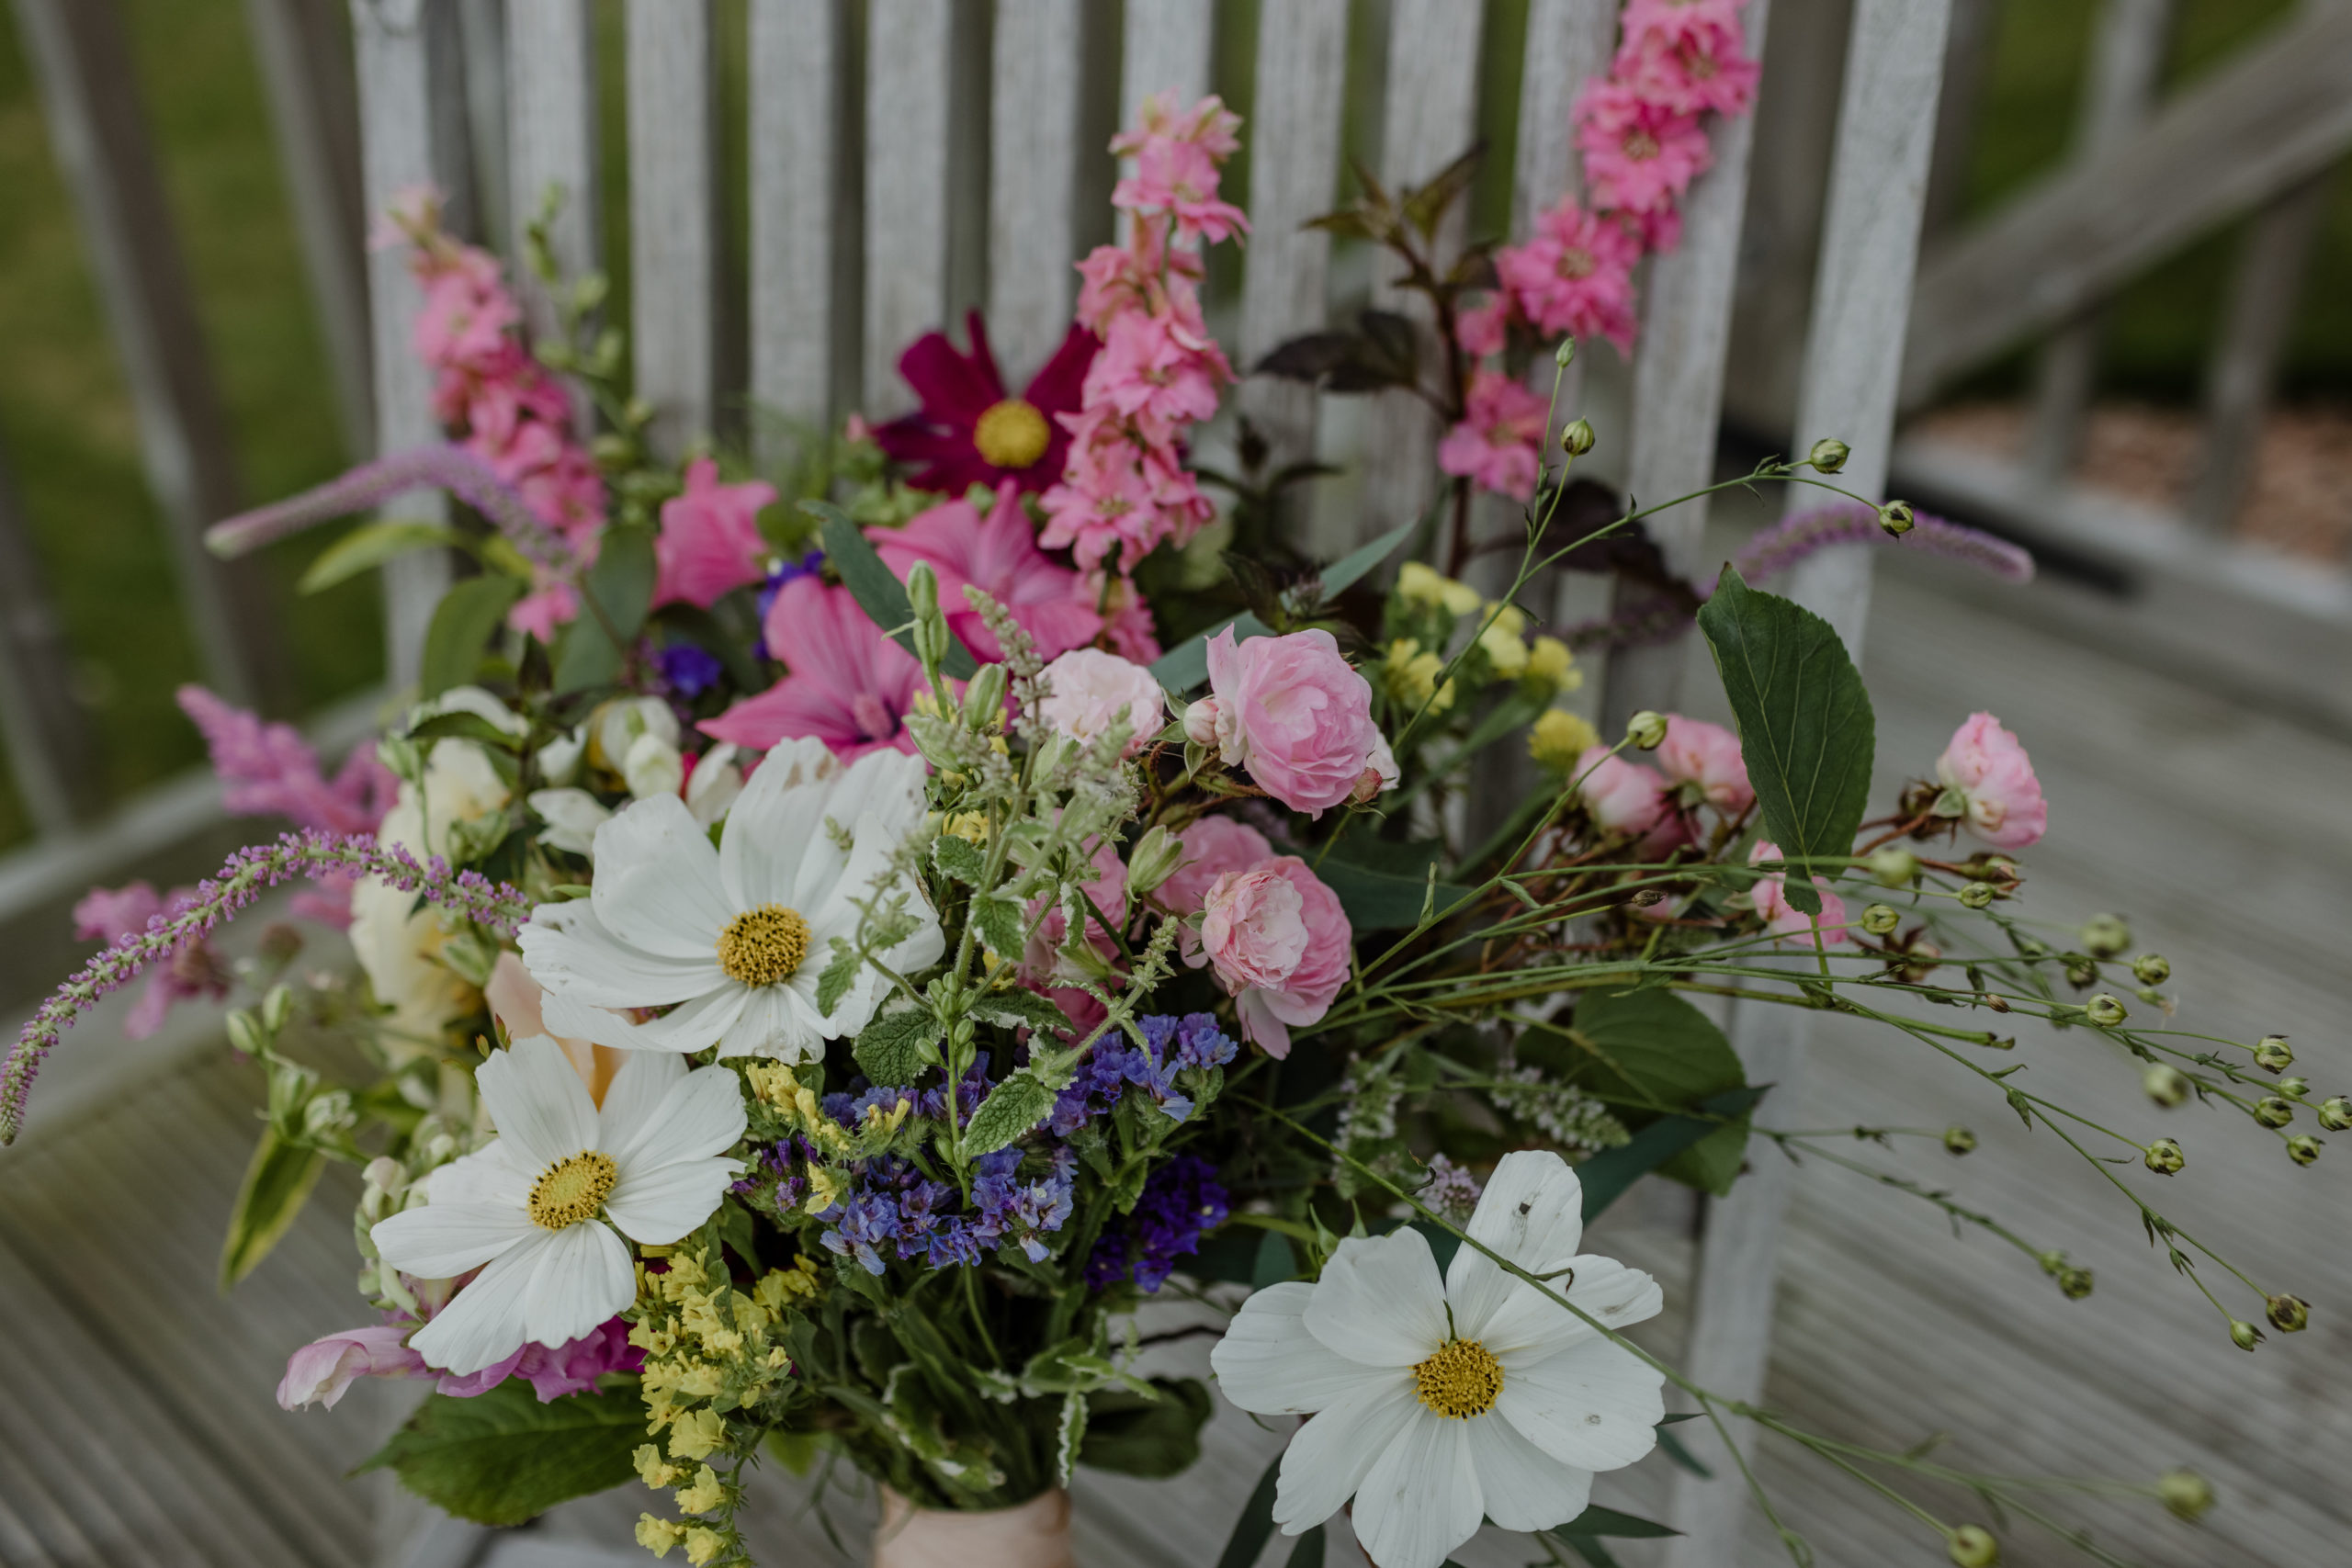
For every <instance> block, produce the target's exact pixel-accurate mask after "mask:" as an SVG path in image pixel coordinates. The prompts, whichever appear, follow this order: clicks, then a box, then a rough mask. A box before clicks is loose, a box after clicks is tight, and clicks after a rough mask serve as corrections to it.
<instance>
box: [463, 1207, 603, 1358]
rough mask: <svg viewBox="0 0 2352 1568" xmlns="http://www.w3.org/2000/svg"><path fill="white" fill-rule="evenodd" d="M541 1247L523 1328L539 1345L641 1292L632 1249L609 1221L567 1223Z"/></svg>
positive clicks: (574, 1333)
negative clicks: (633, 1262)
mask: <svg viewBox="0 0 2352 1568" xmlns="http://www.w3.org/2000/svg"><path fill="white" fill-rule="evenodd" d="M537 1250H538V1254H539V1264H538V1267H537V1269H534V1270H533V1271H532V1274H531V1282H530V1284H529V1285H528V1286H527V1287H526V1290H525V1291H524V1293H523V1331H524V1333H525V1335H526V1337H529V1338H530V1339H532V1340H533V1341H535V1342H536V1343H537V1344H541V1345H548V1346H555V1345H563V1344H567V1343H569V1342H570V1341H571V1340H574V1339H577V1338H579V1337H581V1336H582V1335H583V1334H586V1333H587V1332H588V1331H589V1330H590V1329H592V1328H594V1327H595V1326H596V1325H598V1324H600V1323H603V1322H605V1321H606V1320H607V1319H609V1318H611V1317H612V1316H613V1314H616V1313H617V1312H619V1311H620V1310H621V1309H622V1308H623V1307H625V1306H627V1305H628V1303H630V1302H631V1301H634V1300H635V1299H636V1297H637V1271H636V1270H635V1269H632V1268H631V1267H630V1266H629V1260H628V1247H624V1246H623V1245H621V1238H620V1237H618V1236H616V1235H614V1234H613V1233H612V1230H611V1228H610V1227H609V1226H605V1225H600V1224H596V1223H595V1222H594V1221H590V1222H588V1223H586V1224H577V1225H567V1226H565V1227H564V1228H563V1229H562V1230H560V1231H557V1232H555V1233H553V1234H552V1235H549V1236H548V1240H547V1243H546V1245H544V1246H542V1247H539V1248H538V1249H537ZM459 1293H460V1294H461V1295H462V1294H463V1293H464V1292H459Z"/></svg>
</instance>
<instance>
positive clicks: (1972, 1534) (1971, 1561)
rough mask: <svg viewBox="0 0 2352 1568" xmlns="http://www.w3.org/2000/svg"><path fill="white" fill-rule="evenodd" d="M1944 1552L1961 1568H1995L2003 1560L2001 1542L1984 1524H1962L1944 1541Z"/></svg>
mask: <svg viewBox="0 0 2352 1568" xmlns="http://www.w3.org/2000/svg"><path fill="white" fill-rule="evenodd" d="M1944 1554H1945V1555H1946V1556H1948V1557H1950V1558H1951V1560H1952V1561H1953V1562H1957V1563H1958V1564H1960V1568H1994V1564H1995V1563H1997V1562H2000V1561H2001V1543H2000V1542H1999V1541H1997V1540H1994V1539H1993V1532H1992V1531H1990V1530H1988V1529H1985V1527H1984V1526H1982V1525H1962V1526H1961V1527H1960V1528H1959V1529H1956V1530H1954V1531H1952V1532H1951V1540H1948V1541H1946V1542H1945V1543H1944Z"/></svg>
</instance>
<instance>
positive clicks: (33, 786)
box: [0, 452, 104, 837]
mask: <svg viewBox="0 0 2352 1568" xmlns="http://www.w3.org/2000/svg"><path fill="white" fill-rule="evenodd" d="M46 577H47V574H46V573H45V572H43V571H42V570H41V566H40V553H39V552H38V551H37V550H36V549H35V548H34V547H33V537H32V528H31V525H30V520H29V519H28V517H27V516H26V514H25V509H24V504H23V502H20V501H19V500H18V499H17V487H16V481H15V480H14V479H12V478H11V477H10V474H9V471H8V460H7V454H6V453H5V452H0V749H5V750H6V753H7V760H8V772H9V776H10V777H12V778H14V779H15V780H16V782H17V798H18V799H20V800H21V801H23V802H24V806H25V814H26V815H27V816H28V817H29V818H32V824H33V829H34V831H36V832H38V833H40V834H41V835H43V836H44V837H56V836H61V835H63V834H65V833H68V832H70V831H72V830H73V829H74V825H75V824H76V823H78V822H82V821H85V820H87V819H89V818H93V817H96V815H97V813H98V808H99V807H100V806H101V805H103V804H104V800H103V785H102V784H101V781H100V775H99V773H98V768H97V751H96V747H95V746H94V745H93V744H92V739H91V734H90V723H89V718H88V716H87V715H85V713H84V712H83V709H82V705H81V703H80V702H79V701H78V700H77V699H76V698H75V696H74V682H73V669H74V665H73V652H72V650H71V649H68V648H67V647H66V645H65V628H64V626H63V625H62V623H61V622H60V621H59V620H58V618H57V611H56V610H55V608H54V607H53V603H52V601H51V598H50V593H49V587H48V583H47V581H46Z"/></svg>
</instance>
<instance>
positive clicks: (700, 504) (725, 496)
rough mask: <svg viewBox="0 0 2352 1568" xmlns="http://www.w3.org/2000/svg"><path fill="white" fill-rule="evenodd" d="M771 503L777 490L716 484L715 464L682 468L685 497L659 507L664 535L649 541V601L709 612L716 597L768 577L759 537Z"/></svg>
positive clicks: (755, 483)
mask: <svg viewBox="0 0 2352 1568" xmlns="http://www.w3.org/2000/svg"><path fill="white" fill-rule="evenodd" d="M774 502H775V486H774V485H772V484H766V483H763V482H762V481H760V480H757V479H754V480H752V481H751V482H750V483H748V484H740V485H723V484H720V483H719V482H718V464H717V463H714V462H712V461H711V460H710V459H709V458H708V457H697V458H695V460H694V461H693V462H691V463H689V464H687V465H686V492H685V493H684V495H679V496H673V497H672V498H671V499H669V500H668V501H665V502H662V532H661V534H660V536H658V537H656V538H655V539H654V541H653V559H654V561H655V563H656V566H657V569H658V570H657V573H656V576H655V578H654V581H653V602H654V604H678V603H680V602H682V601H683V602H684V603H685V604H698V605H700V606H701V607H702V608H704V609H706V610H707V609H709V608H710V607H711V605H712V604H716V603H717V602H718V596H719V595H720V594H722V593H725V592H727V591H728V590H729V589H732V588H741V587H744V586H745V585H747V584H749V583H753V582H757V581H761V580H762V579H763V578H764V577H765V576H766V575H767V569H766V567H765V566H764V564H763V562H764V560H765V558H766V556H767V553H768V545H767V541H766V540H765V539H763V538H762V537H761V536H760V525H759V523H758V522H757V518H758V516H759V511H760V508H761V507H763V506H767V505H771V504H773V503H774Z"/></svg>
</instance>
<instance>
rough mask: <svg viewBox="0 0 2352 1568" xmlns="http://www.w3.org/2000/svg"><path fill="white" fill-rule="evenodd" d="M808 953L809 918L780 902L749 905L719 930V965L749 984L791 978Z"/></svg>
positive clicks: (760, 983)
mask: <svg viewBox="0 0 2352 1568" xmlns="http://www.w3.org/2000/svg"><path fill="white" fill-rule="evenodd" d="M808 956H809V922H808V921H807V920H805V919H801V918H800V911H799V910H797V909H787V908H785V907H784V906H783V905H781V904H763V905H761V906H760V907H759V908H756V909H746V910H744V911H743V912H742V913H741V914H740V915H738V916H736V917H735V918H734V919H731V920H729V921H728V922H727V929H726V930H725V931H720V932H719V933H718V966H719V967H720V968H721V969H724V970H726V971H727V974H728V976H729V978H730V979H736V980H741V982H743V984H745V985H746V986H773V985H775V983H776V982H777V981H779V980H789V979H790V978H792V972H793V971H794V970H796V969H797V968H799V967H800V961H801V960H802V959H804V958H806V957H808Z"/></svg>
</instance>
